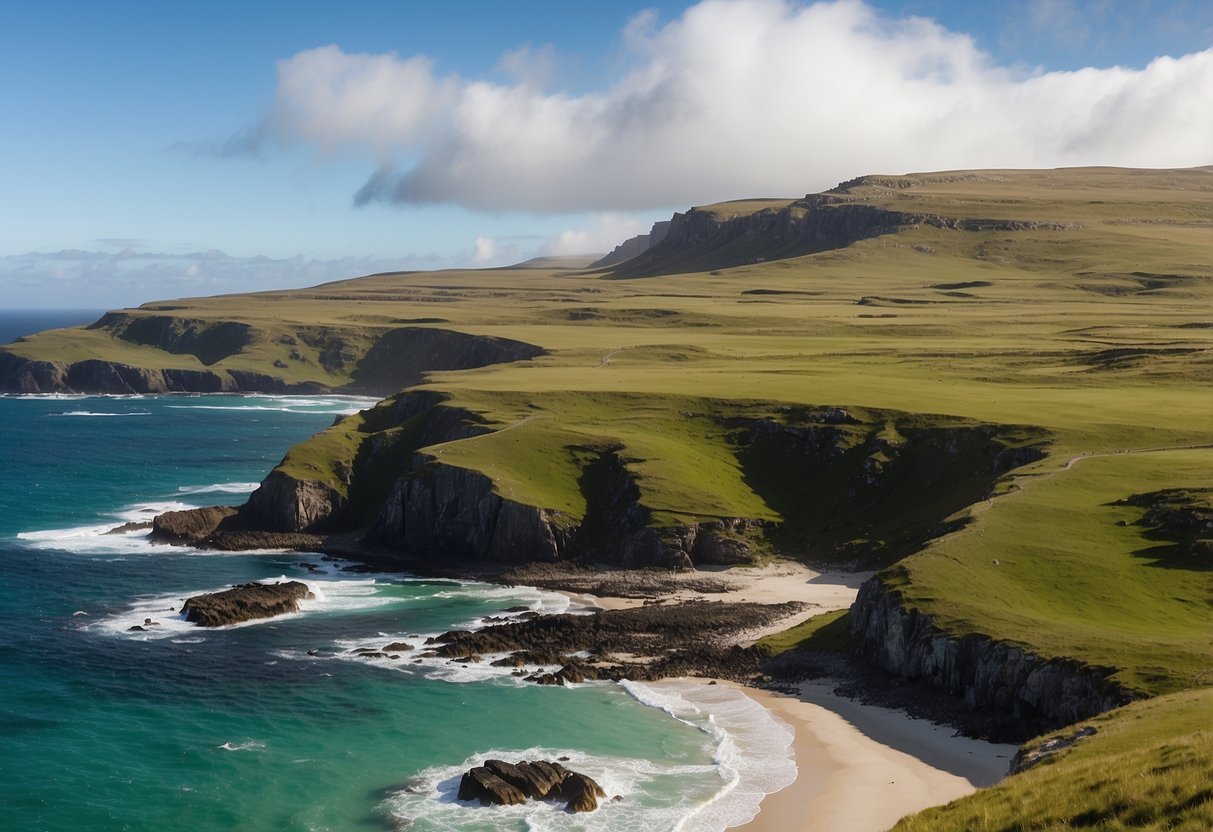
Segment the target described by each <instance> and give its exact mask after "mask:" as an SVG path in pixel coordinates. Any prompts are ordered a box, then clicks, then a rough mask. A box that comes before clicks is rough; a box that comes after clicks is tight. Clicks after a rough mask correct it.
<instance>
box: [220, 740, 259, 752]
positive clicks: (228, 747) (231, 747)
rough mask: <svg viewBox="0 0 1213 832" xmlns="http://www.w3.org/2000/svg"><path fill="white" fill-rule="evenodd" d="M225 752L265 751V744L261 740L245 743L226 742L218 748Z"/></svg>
mask: <svg viewBox="0 0 1213 832" xmlns="http://www.w3.org/2000/svg"><path fill="white" fill-rule="evenodd" d="M216 748H221V749H223V750H224V751H264V750H265V743H263V742H261V740H245V741H244V742H225V743H224V744H223V745H219V746H216Z"/></svg>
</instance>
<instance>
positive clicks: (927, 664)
mask: <svg viewBox="0 0 1213 832" xmlns="http://www.w3.org/2000/svg"><path fill="white" fill-rule="evenodd" d="M851 632H852V634H853V635H856V636H859V637H861V638H862V640H863V646H862V655H863V657H864V659H865V660H866V661H868V662H870V663H872V664H875V665H876V666H878V667H881V668H883V669H884V670H886V671H888V672H889V673H892V674H894V675H896V676H900V677H902V678H904V679H916V680H921V681H923V682H925V683H926V684H928V685H931V686H933V687H936V688H939V689H942V690H944V691H947V692H948V693H951V694H955V695H958V696H961V697H963V698H964V701H965V703H966V705H967V706H968V707H969V708H971V709H974V710H990V711H997V712H1002V713H1006V714H1010V715H1012V716H1014V717H1015V718H1016V719H1017V720H1018V721H1020V723H1021V724H1022V725H1023V726H1024V727H1025V728H1031V729H1032V730H1031V731H1030V732H1028V733H1027V734H1026V735H1028V736H1030V735H1032V734H1036V733H1042V732H1044V731H1047V730H1052V729H1055V728H1057V727H1059V726H1063V725H1069V724H1071V723H1073V722H1077V721H1079V720H1083V719H1089V718H1090V717H1093V716H1095V715H1096V714H1100V713H1103V712H1104V711H1107V710H1110V709H1111V708H1115V707H1118V706H1120V705H1124V704H1126V703H1128V702H1129V701H1130V700H1131V699H1132V698H1133V693H1132V692H1131V691H1129V690H1127V689H1125V688H1123V687H1122V686H1121V685H1119V684H1117V683H1116V682H1113V681H1110V680H1109V678H1108V677H1109V676H1110V675H1111V674H1112V673H1113V671H1112V670H1111V669H1109V668H1100V667H1091V666H1089V665H1086V664H1083V663H1081V662H1078V661H1074V660H1072V659H1064V658H1045V657H1043V656H1040V655H1038V654H1036V653H1034V652H1032V651H1031V650H1028V649H1026V648H1023V647H1020V646H1017V645H1012V644H1007V643H1004V642H999V641H995V640H994V639H991V638H989V637H987V636H983V635H965V636H955V635H951V634H949V633H947V632H945V631H943V630H942V629H940V628H939V627H938V626H936V624H935V622H934V620H933V618H932V617H931V616H930V615H928V614H925V613H923V612H920V611H919V610H916V609H914V608H912V607H907V606H906V605H904V604H903V603H902V601H901V598H900V596H899V594H898V593H897V592H896V591H895V590H892V589H889V588H888V587H886V586H885V585H884V583H883V582H882V581H881V579H880V576H876V577H873V578H871V579H869V580H868V581H867V582H865V583H864V584H863V586H862V587H860V590H859V595H858V597H857V598H856V599H855V603H854V605H852V607H851Z"/></svg>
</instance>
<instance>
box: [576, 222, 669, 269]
mask: <svg viewBox="0 0 1213 832" xmlns="http://www.w3.org/2000/svg"><path fill="white" fill-rule="evenodd" d="M669 233H670V221H669V220H661V221H660V222H655V223H653V227H652V229H651V230H650V231H649V233H648V234H637V235H636V236H635V237H629V238H628V239H626V240H624V241H623V242H622V243H620V244H619V245H617V246H615V248H614V249H612V250H611V252H610V253H609V254H607V255H606V256H604V257H601V258H599V259H598V260H595V261H594V262H593V263H591V264H590V266H589V267H590V268H591V269H605V268H606V267H607V266H614V265H615V264H616V263H622V262H623V261H625V260H631V259H632V258H633V257H639V256H640V255H641V254H644V253H645V252H646V251H648V250H649V249H650V248H652V247H653V246H655V245H657V244H658V243H660V242H661V241H662V240H664V239H665V238H666V235H667V234H669Z"/></svg>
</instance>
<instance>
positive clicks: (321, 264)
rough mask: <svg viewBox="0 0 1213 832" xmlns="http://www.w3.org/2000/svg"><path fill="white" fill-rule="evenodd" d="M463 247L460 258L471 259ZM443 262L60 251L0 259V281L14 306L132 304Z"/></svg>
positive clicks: (295, 284) (291, 285) (426, 258)
mask: <svg viewBox="0 0 1213 832" xmlns="http://www.w3.org/2000/svg"><path fill="white" fill-rule="evenodd" d="M470 256H471V255H470V253H464V254H462V255H460V259H462V260H464V261H465V262H466V260H468V259H470ZM445 265H450V263H449V262H447V258H440V257H438V256H437V255H410V256H407V257H400V258H369V257H361V258H360V257H345V258H337V259H330V260H321V259H316V258H308V257H304V256H302V255H296V256H294V257H285V258H273V257H266V256H264V255H257V256H253V257H233V256H231V255H228V254H226V253H224V252H222V251H219V250H216V249H210V250H207V251H196V252H190V253H186V254H166V253H162V252H136V251H134V250H133V249H132V248H125V249H123V250H121V251H118V252H108V251H88V250H82V249H64V250H61V251H54V252H30V253H27V254H15V255H8V256H4V257H0V284H2V285H3V286H4V288H5V295H6V300H7V301H8V302H9V303H10V304H12V305H13V306H14V307H17V306H21V305H23V303H24V301H25V299H28V300H29V302H30V303H31V304H34V305H40V306H45V305H46V299H47V298H63V299H64V300H65V301H69V300H70V303H69V305H71V306H84V307H87V306H97V307H102V306H105V307H114V306H133V305H137V304H139V303H143V302H146V301H149V300H157V299H164V298H173V297H180V296H182V295H183V294H188V295H195V296H197V295H213V294H224V293H228V292H254V291H266V290H271V289H285V288H295V287H300V286H309V285H313V284H317V283H324V282H327V281H330V280H340V279H344V278H350V277H358V276H359V275H364V274H372V273H376V272H385V271H393V270H403V269H431V268H438V267H442V266H445Z"/></svg>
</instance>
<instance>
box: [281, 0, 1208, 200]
mask: <svg viewBox="0 0 1213 832" xmlns="http://www.w3.org/2000/svg"><path fill="white" fill-rule="evenodd" d="M1087 5H1090V3H1088V4H1087ZM1077 8H1078V7H1077V6H1076V5H1075V3H1074V2H1071V0H1035V1H1034V3H1033V10H1034V12H1035V14H1036V22H1037V23H1038V24H1039V25H1040V26H1042V27H1047V26H1050V25H1057V24H1058V21H1059V20H1066V19H1069V18H1070V17H1071V16H1072V15H1073V14H1075V13H1076V11H1075V10H1076V9H1077ZM622 39H623V42H624V44H625V46H626V50H627V54H628V58H629V60H628V61H627V64H628V66H629V67H630V69H629V70H628V71H626V72H624V73H622V74H621V75H620V76H619V77H618V78H616V79H615V80H614V81H613V82H612V83H610V84H609V85H606V86H605V87H604V88H602V89H599V90H594V91H590V92H585V93H581V94H576V95H574V94H568V93H564V92H556V91H549V90H548V89H547V88H546V87H544V86H543V84H544V83H545V80H544V79H545V78H546V77H548V76H547V74H546V73H547V72H548V69H547V68H548V67H550V55H549V54H548V53H546V52H544V51H543V50H531V49H529V48H528V49H524V50H520V51H518V52H515V53H510V54H508V55H506V56H505V57H504V58H503V59H502V61H501V64H500V67H499V68H500V69H502V70H503V71H504V72H506V73H507V74H511V73H512V77H513V78H514V79H516V80H515V81H513V82H507V83H500V82H494V81H492V80H486V79H477V78H462V77H459V76H457V75H453V74H448V75H440V74H439V73H438V72H437V71H436V68H435V65H434V63H433V62H432V61H431V60H429V59H428V58H426V57H425V56H421V55H415V56H411V57H400V56H398V55H395V54H390V53H389V54H381V55H367V54H350V53H346V52H344V51H342V50H341V49H340V48H338V47H336V46H327V47H323V48H320V49H313V50H309V51H306V52H300V53H298V54H297V55H295V56H293V57H291V58H289V59H287V60H284V61H282V62H280V64H279V67H278V93H277V103H276V106H275V108H274V110H273V112H272V113H270V114H269V115H268V116H267V118H266V121H265V122H264V130H265V131H267V133H266V134H267V135H272V136H273V138H274V140H275V141H277V142H283V143H302V144H305V145H310V146H313V147H316V148H317V149H320V150H322V151H323V152H326V153H339V152H341V153H350V152H352V153H361V154H364V155H365V156H366V157H367V158H368V160H369V161H370V162H371V164H372V166H373V168H374V172H373V173H371V174H370V175H369V177H368V179H367V181H366V183H365V184H364V185H363V186H362V187H361V188H360V189H359V190H358V192H357V194H356V195H355V200H356V201H357V202H358V203H360V204H366V203H370V202H400V203H413V204H417V203H446V204H455V205H461V206H464V207H468V208H472V209H476V210H487V211H496V210H531V211H539V212H565V211H631V210H640V209H650V208H653V207H656V206H666V205H685V204H694V203H698V202H705V201H716V200H719V199H725V198H730V197H740V196H752V195H784V194H788V195H794V194H797V193H803V192H806V191H811V190H818V189H820V188H823V187H827V186H829V185H831V184H833V183H834V182H837V181H838V180H840V179H843V178H847V177H850V176H853V175H857V174H860V173H870V172H882V171H883V172H901V171H912V170H930V169H939V168H968V167H1004V166H1005V167H1020V166H1022V167H1052V166H1061V165H1084V164H1104V165H1131V166H1147V167H1155V166H1188V165H1197V164H1207V163H1208V162H1210V161H1213V150H1211V147H1210V137H1211V136H1213V99H1210V97H1209V95H1208V91H1209V90H1210V89H1213V50H1208V51H1205V52H1199V53H1195V54H1191V55H1187V56H1183V57H1178V58H1170V57H1160V58H1158V59H1156V60H1155V61H1153V62H1151V63H1150V64H1149V65H1148V66H1145V67H1144V68H1142V69H1125V68H1120V67H1111V68H1105V69H1094V68H1091V69H1083V70H1080V71H1077V72H1048V73H1038V74H1032V73H1026V74H1025V73H1023V72H1020V71H1017V70H1015V69H1011V68H1007V67H1002V66H998V65H996V63H995V62H994V61H993V60H992V59H991V58H990V56H989V55H987V54H986V53H983V52H982V51H981V50H979V49H978V48H977V47H976V46H975V44H974V42H973V40H972V39H971V38H970V37H968V36H967V35H964V34H958V33H955V32H951V31H948V30H947V29H945V28H943V27H942V26H940V25H938V24H937V23H935V22H933V21H931V20H927V19H923V18H903V19H894V18H890V17H887V16H884V15H882V14H881V13H878V12H877V11H875V10H873V9H872V8H871V7H869V6H867V5H865V4H864V3H862V2H859V0H837V2H821V3H815V4H813V5H809V6H804V5H800V4H798V3H793V2H790V0H786V1H785V0H748V1H747V2H730V1H729V0H704V2H701V3H699V4H698V5H696V6H693V7H691V8H690V9H688V10H687V11H686V12H685V13H684V14H683V15H682V16H681V17H679V18H678V19H676V20H673V21H671V22H668V23H665V24H664V25H659V23H658V20H657V18H656V16H655V15H654V14H653V13H645V14H642V15H640V16H637V17H636V18H634V19H633V20H632V21H631V22H630V23H629V24H628V25H627V26H626V28H625V29H624V31H623V34H622Z"/></svg>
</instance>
